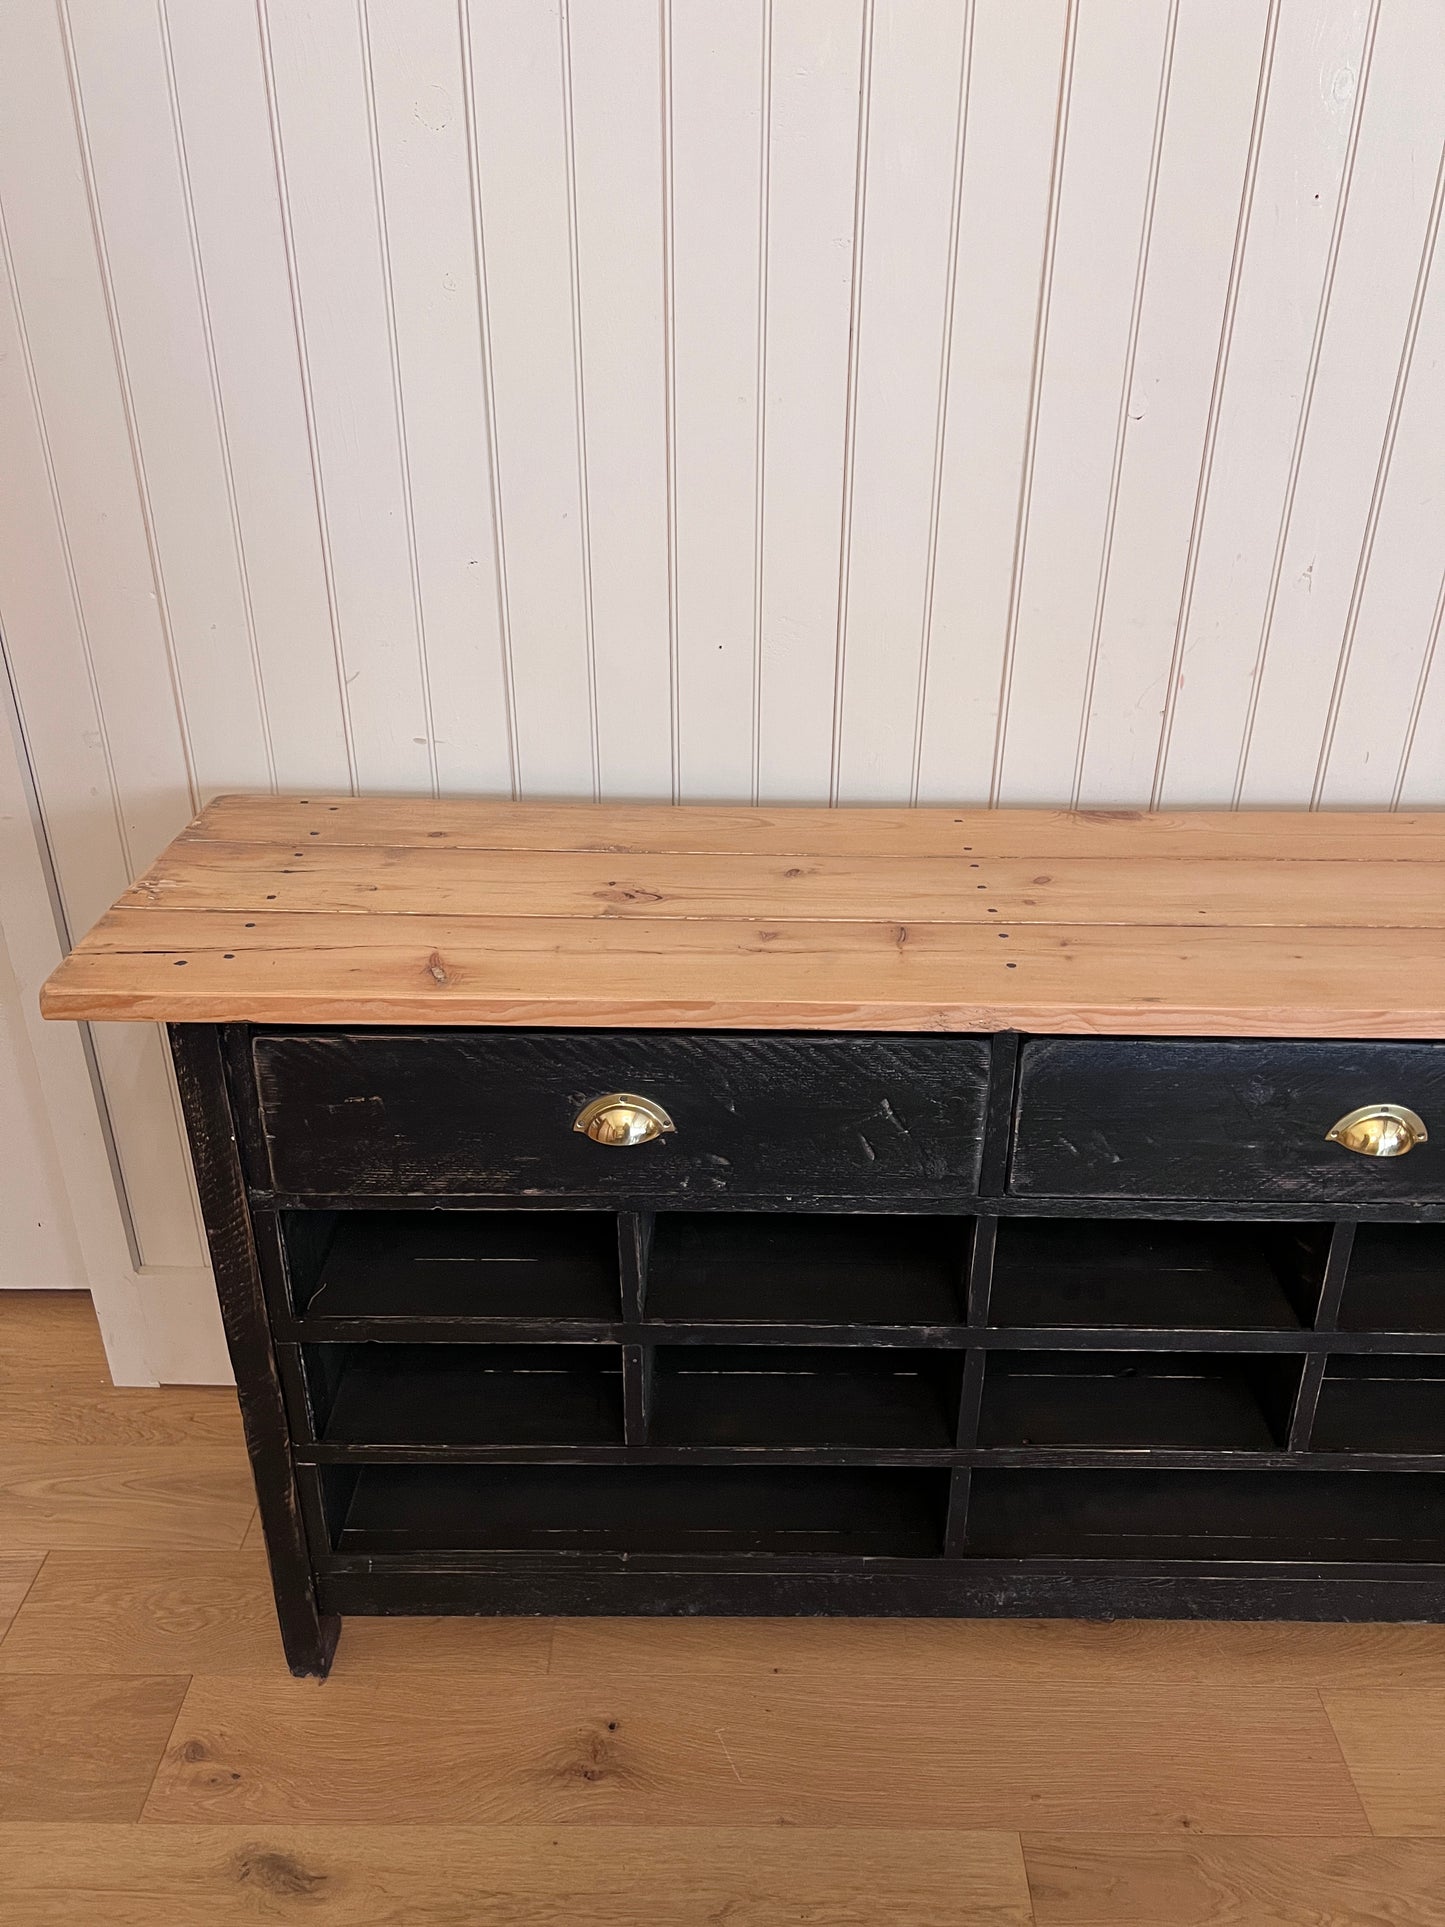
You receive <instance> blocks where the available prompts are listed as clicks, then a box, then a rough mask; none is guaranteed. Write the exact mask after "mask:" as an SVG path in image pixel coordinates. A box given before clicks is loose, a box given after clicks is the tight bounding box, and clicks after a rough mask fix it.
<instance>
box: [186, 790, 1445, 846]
mask: <svg viewBox="0 0 1445 1927" xmlns="http://www.w3.org/2000/svg"><path fill="white" fill-rule="evenodd" d="M300 836H306V837H310V838H313V839H315V840H317V841H320V842H324V843H360V844H366V845H371V844H381V845H384V846H399V845H403V844H411V845H414V846H416V847H419V848H426V847H427V846H433V847H438V848H442V849H448V848H450V849H482V850H548V849H551V850H607V851H611V852H613V853H616V854H627V853H633V854H644V853H647V852H657V853H662V852H665V851H697V852H701V853H715V854H725V853H727V852H730V851H732V852H744V853H752V854H756V855H775V856H792V855H824V854H829V853H831V854H840V855H848V854H854V855H862V854H865V853H871V854H873V855H877V856H959V855H973V856H994V857H1003V856H1023V857H1034V856H1121V855H1126V854H1128V855H1143V854H1145V853H1147V854H1149V855H1151V856H1231V855H1232V856H1315V857H1353V858H1359V859H1364V860H1371V861H1374V860H1379V859H1381V858H1383V857H1387V856H1394V857H1409V856H1411V855H1416V856H1427V857H1434V858H1435V859H1436V860H1439V859H1440V858H1441V857H1442V856H1445V810H1420V811H1416V812H1413V813H1409V812H1405V813H1397V814H1390V813H1388V812H1375V813H1372V812H1370V811H1356V812H1353V813H1351V812H1345V811H1322V812H1317V813H1315V814H1310V813H1307V812H1304V811H1298V810H1292V811H1271V810H1255V811H1239V812H1230V811H1228V810H1212V811H1204V810H1198V811H1189V810H1175V811H1168V812H1160V813H1157V814H1151V813H1149V812H1146V811H1144V810H986V809H966V810H957V809H955V810H950V809H918V810H905V809H887V808H877V809H849V810H828V809H809V808H805V807H798V808H785V807H781V808H769V809H758V810H753V809H744V808H740V807H721V806H719V807H707V806H703V805H697V804H694V805H690V806H689V807H687V808H668V807H666V806H663V805H660V804H653V803H646V804H631V805H629V804H621V803H608V804H603V805H601V806H598V807H592V806H589V805H586V804H578V803H553V804H546V803H542V804H538V803H499V802H494V801H488V800H484V799H481V798H474V797H447V798H445V799H444V800H440V801H437V800H433V799H431V798H424V797H414V796H328V795H325V794H324V793H320V792H318V793H317V794H316V795H312V796H305V795H298V796H277V797H266V796H218V797H215V798H214V799H213V800H212V801H211V802H210V803H209V804H208V805H207V807H206V808H205V809H204V810H203V811H202V812H201V814H200V815H199V816H197V817H196V818H195V819H194V820H193V821H192V822H191V823H190V824H189V826H188V827H187V828H186V830H185V831H184V832H183V833H182V840H183V841H185V842H223V843H254V842H256V841H258V840H261V841H265V840H268V839H269V840H273V841H285V840H287V839H290V838H296V837H300Z"/></svg>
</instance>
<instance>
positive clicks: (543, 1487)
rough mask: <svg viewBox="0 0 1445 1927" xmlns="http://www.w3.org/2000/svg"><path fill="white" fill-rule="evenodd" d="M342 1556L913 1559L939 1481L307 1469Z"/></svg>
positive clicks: (944, 1488)
mask: <svg viewBox="0 0 1445 1927" xmlns="http://www.w3.org/2000/svg"><path fill="white" fill-rule="evenodd" d="M319 1475H320V1479H321V1492H322V1499H323V1508H324V1511H325V1514H326V1519H327V1524H328V1528H329V1531H330V1534H331V1538H332V1543H333V1546H334V1548H335V1550H336V1551H337V1552H339V1553H342V1554H347V1553H364V1554H378V1555H385V1554H397V1555H418V1554H426V1553H430V1552H451V1553H457V1552H474V1553H510V1552H519V1553H529V1552H530V1553H536V1552H566V1553H585V1552H603V1553H616V1554H663V1555H666V1554H676V1555H683V1554H697V1553H704V1554H712V1555H724V1556H738V1557H752V1556H754V1555H758V1554H765V1555H773V1556H783V1557H790V1556H798V1555H801V1556H803V1557H819V1558H823V1559H829V1560H832V1559H840V1558H852V1557H869V1558H878V1557H895V1558H927V1557H931V1556H933V1555H935V1554H937V1553H939V1552H941V1550H942V1545H943V1526H944V1514H945V1510H946V1507H947V1502H948V1483H949V1475H948V1473H947V1472H946V1471H931V1470H930V1471H912V1470H898V1469H894V1468H884V1467H871V1466H870V1467H865V1468H862V1469H854V1468H844V1467H836V1466H827V1467H807V1468H801V1467H792V1466H783V1467H776V1466H757V1467H754V1466H748V1467H743V1468H738V1469H736V1470H734V1469H732V1468H728V1469H726V1470H720V1469H718V1468H712V1469H710V1470H709V1471H708V1472H707V1473H706V1474H704V1475H702V1476H699V1475H698V1474H697V1473H696V1472H693V1471H691V1470H689V1469H688V1468H686V1467H677V1466H656V1465H651V1466H649V1465H641V1466H639V1465H628V1466H577V1465H567V1466H555V1465H506V1466H485V1467H484V1466H474V1465H445V1466H442V1465H406V1466H402V1465H365V1466H359V1467H358V1466H323V1467H320V1468H319Z"/></svg>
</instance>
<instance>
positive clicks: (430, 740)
mask: <svg viewBox="0 0 1445 1927" xmlns="http://www.w3.org/2000/svg"><path fill="white" fill-rule="evenodd" d="M356 24H357V27H358V30H359V32H360V38H361V72H362V80H363V83H364V86H365V93H366V135H367V145H368V148H369V149H370V156H371V191H372V195H373V198H374V200H375V204H376V244H377V247H378V248H379V249H380V250H381V279H382V288H383V291H384V296H385V300H384V308H385V313H386V347H387V359H388V361H389V362H390V365H391V394H392V406H393V408H394V409H395V411H396V452H397V462H398V466H399V467H400V470H401V501H402V512H403V515H404V516H405V519H406V559H407V573H408V575H409V577H410V584H411V609H412V621H413V623H414V625H415V629H416V651H417V678H418V681H419V682H420V685H421V705H422V714H423V716H424V717H425V719H426V753H427V767H428V771H429V773H430V776H431V790H432V795H433V796H436V795H438V794H439V793H440V788H441V786H440V782H439V780H438V776H437V739H436V721H435V718H434V717H433V715H432V699H431V678H430V674H429V672H428V666H427V640H426V615H425V612H424V611H423V608H422V598H421V571H420V569H419V568H418V566H417V553H416V506H415V503H414V502H413V500H412V489H411V463H410V460H409V458H408V455H407V436H406V395H405V392H404V389H403V385H402V378H401V356H400V353H399V352H398V349H397V341H396V290H395V283H394V278H393V275H392V268H391V243H390V240H389V238H388V224H387V215H386V181H385V178H384V176H383V174H382V167H381V143H380V140H379V138H378V136H377V130H376V78H375V74H374V72H373V69H372V59H371V25H370V20H369V18H368V15H367V5H366V0H356Z"/></svg>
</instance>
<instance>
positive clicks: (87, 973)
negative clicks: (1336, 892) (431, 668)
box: [42, 911, 1445, 1037]
mask: <svg viewBox="0 0 1445 1927" xmlns="http://www.w3.org/2000/svg"><path fill="white" fill-rule="evenodd" d="M127 914H131V913H127ZM134 915H135V917H136V918H137V919H138V921H137V923H136V925H135V926H134V927H135V929H136V931H137V934H138V936H139V937H140V940H141V943H142V945H143V946H144V947H143V948H142V949H140V950H131V951H127V952H119V953H105V952H99V951H95V952H92V951H89V950H87V949H84V948H82V949H80V950H77V951H75V952H73V953H72V955H71V957H70V958H69V960H68V961H67V962H66V963H65V964H63V965H62V966H61V968H60V969H59V970H58V971H57V972H56V973H55V975H54V976H53V977H52V978H51V979H50V982H49V984H48V985H47V987H46V991H45V995H44V1001H43V1006H42V1007H43V1009H44V1012H45V1015H46V1016H48V1017H57V1018H58V1017H83V1018H110V1019H122V1020H124V1019H137V1018H157V1019H163V1020H164V1019H168V1020H174V1021H177V1022H225V1021H229V1020H234V1019H241V1018H244V1019H249V1020H251V1021H254V1022H280V1023H301V1022H309V1023H345V1022H363V1023H385V1022H400V1023H422V1024H476V1023H497V1024H512V1025H522V1024H544V1025H545V1024H566V1023H573V1024H592V1025H598V1026H618V1025H659V1026H666V1025H669V1024H674V1025H688V1024H692V1025H697V1026H702V1027H707V1028H715V1029H721V1028H734V1029H736V1028H749V1027H764V1028H766V1027H770V1026H772V1027H777V1026H783V1027H820V1028H829V1029H836V1030H929V1029H936V1030H959V1031H969V1030H994V1029H1015V1028H1016V1029H1023V1030H1035V1031H1065V1032H1069V1031H1085V1032H1088V1031H1098V1032H1111V1031H1113V1032H1122V1033H1125V1034H1130V1033H1132V1034H1136V1035H1140V1034H1148V1035H1169V1034H1171V1033H1176V1032H1178V1033H1183V1034H1185V1035H1191V1034H1193V1035H1206V1034H1207V1035H1214V1036H1271V1035H1274V1036H1291V1035H1293V1036H1320V1037H1351V1036H1353V1037H1428V1036H1431V1035H1437V1036H1438V1035H1441V1034H1445V955H1442V950H1441V945H1440V941H1439V938H1438V937H1437V936H1436V935H1435V934H1434V933H1432V932H1428V931H1421V932H1413V931H1393V932H1391V933H1390V934H1389V938H1388V943H1389V951H1390V957H1391V964H1392V969H1391V972H1390V975H1389V978H1388V981H1387V980H1386V979H1385V978H1382V975H1381V972H1380V968H1379V961H1378V956H1377V953H1376V949H1375V947H1374V945H1365V946H1362V945H1361V944H1360V942H1359V940H1358V938H1357V937H1356V936H1355V935H1354V934H1353V933H1352V932H1349V931H1331V930H1312V931H1309V932H1308V933H1303V932H1292V933H1290V934H1289V935H1288V936H1287V937H1280V936H1278V935H1276V934H1275V933H1273V932H1270V931H1266V930H1228V929H1226V930H1196V931H1190V932H1187V933H1186V932H1182V931H1173V930H1155V929H1147V928H1142V929H1137V930H1123V929H1107V928H1106V929H1086V928H1081V927H1078V926H1070V925H1058V924H1054V925H1035V926H1028V925H1019V926H1017V927H1015V928H1012V929H1010V930H1008V931H1007V932H1004V931H994V930H993V929H991V928H990V929H986V930H980V929H976V928H970V927H967V926H951V927H950V926H928V925H912V924H909V925H907V926H897V925H895V926H889V925H886V924H885V925H871V926H861V925H853V926H844V925H842V924H830V925H827V926H825V928H826V932H827V938H828V947H827V949H826V950H823V951H819V949H818V948H817V943H818V938H817V931H818V928H819V926H816V925H814V926H795V927H794V928H793V929H791V930H790V929H788V928H786V927H784V928H783V929H780V930H774V933H773V934H774V938H775V939H777V940H776V941H774V940H770V939H769V938H768V937H767V936H766V934H765V932H766V930H769V929H772V928H773V927H772V926H764V927H762V928H760V927H759V926H756V925H733V926H731V928H730V929H729V928H728V927H727V926H724V925H722V924H717V923H714V924H709V925H705V926H699V927H700V928H702V929H704V930H705V931H707V932H709V933H712V934H713V935H715V936H716V937H717V938H719V939H720V940H721V941H722V944H723V946H724V948H723V949H722V950H721V951H719V949H718V948H717V947H716V945H714V946H713V947H712V948H711V949H709V948H703V949H700V950H694V949H692V948H691V947H690V946H688V945H686V944H684V943H682V942H680V940H679V933H680V932H682V931H685V930H687V929H689V927H690V926H689V925H688V924H687V923H686V922H685V921H681V922H676V923H649V922H646V921H644V920H642V919H638V920H637V921H635V922H624V920H618V921H617V922H616V923H609V922H608V921H606V920H602V919H599V920H594V921H591V922H588V923H586V924H583V925H581V926H580V927H579V926H577V925H573V924H568V923H565V922H563V921H560V920H559V922H558V923H557V924H554V925H553V926H551V932H552V933H553V941H552V942H551V943H550V944H544V945H543V947H541V948H537V947H524V946H523V945H521V944H517V945H516V946H515V947H514V948H504V947H502V942H503V935H504V933H503V931H502V930H501V929H492V928H490V927H486V926H483V929H482V932H481V934H479V935H478V936H477V937H475V938H472V939H471V940H470V941H468V942H466V943H460V944H459V943H456V942H451V941H443V940H442V938H441V936H440V935H439V933H438V931H437V929H436V928H434V927H432V926H429V925H428V924H427V923H426V922H425V920H424V919H414V918H399V919H385V920H383V919H368V920H364V921H363V920H362V919H358V918H354V917H352V918H345V919H338V920H337V922H336V924H333V925H332V926H331V927H330V928H329V929H328V930H327V931H326V933H325V936H326V940H327V941H326V942H325V943H323V941H322V931H321V928H320V920H319V919H313V920H309V921H314V922H316V924H317V929H316V932H315V935H314V938H313V940H312V941H311V942H310V943H308V944H307V945H306V946H305V947H304V948H301V949H294V948H291V949H288V948H284V947H278V948H276V949H274V950H272V949H261V950H257V951H251V952H247V951H242V950H240V949H236V950H234V951H231V952H228V951H227V950H224V949H222V950H218V949H216V948H214V947H211V948H208V949H204V950H202V949H196V948H191V947H187V948H186V950H185V952H184V955H185V959H186V962H185V966H184V969H183V970H182V969H181V968H178V966H177V959H176V956H175V954H173V953H169V952H167V951H165V950H164V949H160V950H156V949H155V948H153V947H151V946H149V945H148V944H147V942H146V937H147V933H148V931H149V929H150V928H151V927H152V926H151V925H150V924H148V923H147V922H146V921H145V919H146V918H147V917H148V916H149V915H150V913H149V912H145V911H140V912H136V913H134ZM338 925H343V926H344V925H354V926H357V927H358V929H359V930H360V931H361V932H362V933H363V934H364V935H366V936H367V938H368V939H369V941H368V942H366V943H365V944H364V945H362V946H359V947H355V948H349V949H348V948H339V947H330V944H331V940H332V939H334V937H335V936H336V935H337V934H344V930H342V931H340V932H338ZM259 927H260V926H259V920H258V928H259ZM543 928H544V926H543V925H542V924H541V923H540V921H539V922H538V925H537V929H538V931H542V930H543ZM900 928H901V929H902V930H903V941H902V942H901V943H900V941H899V931H900ZM845 929H846V930H851V931H854V932H862V933H863V934H861V935H860V936H859V937H858V938H857V939H856V943H855V945H854V947H853V948H849V949H845V948H844V947H843V945H842V943H841V942H840V941H839V933H840V932H843V931H844V930H845ZM799 931H802V932H804V933H805V934H806V941H804V942H802V943H798V932H799ZM583 932H585V933H586V946H587V947H586V948H584V947H583V941H582V933H583ZM628 932H630V933H632V934H631V935H628V934H626V933H628ZM592 933H597V934H596V935H595V936H594V935H593V934H592ZM447 934H448V936H449V935H450V934H451V933H450V932H447ZM458 934H460V932H458ZM729 936H731V938H732V942H731V944H730V945H729V943H728V938H729ZM505 938H506V941H507V942H508V943H511V942H512V931H511V930H507V931H506V932H505ZM793 944H796V945H797V947H796V948H792V947H790V945H793ZM1145 986H1147V988H1145Z"/></svg>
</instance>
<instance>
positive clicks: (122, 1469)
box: [0, 1445, 255, 1552]
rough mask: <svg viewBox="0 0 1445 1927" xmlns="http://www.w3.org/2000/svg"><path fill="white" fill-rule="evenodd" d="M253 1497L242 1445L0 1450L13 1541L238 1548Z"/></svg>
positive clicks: (17, 1544) (18, 1544)
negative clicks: (179, 1447) (181, 1447)
mask: <svg viewBox="0 0 1445 1927" xmlns="http://www.w3.org/2000/svg"><path fill="white" fill-rule="evenodd" d="M254 1505H255V1496H254V1494H253V1493H252V1490H251V1478H250V1473H249V1472H248V1470H247V1466H246V1460H245V1457H244V1455H243V1454H242V1453H240V1452H238V1451H236V1450H234V1449H229V1448H225V1447H221V1446H211V1445H207V1446H201V1445H193V1446H189V1447H187V1448H186V1449H185V1450H184V1451H179V1450H177V1449H176V1448H175V1447H173V1446H140V1445H132V1446H126V1447H124V1448H121V1447H116V1446H109V1445H107V1446H95V1447H91V1448H86V1447H84V1446H70V1447H59V1446H55V1445H7V1446H6V1447H5V1451H4V1455H3V1458H0V1544H4V1546H5V1547H6V1549H7V1551H13V1552H48V1551H50V1550H51V1549H52V1548H60V1547H73V1548H96V1549H98V1548H101V1547H117V1546H155V1547H167V1546H169V1547H173V1548H192V1547H194V1548H197V1549H215V1548H223V1549H229V1550H234V1549H235V1548H236V1547H237V1546H239V1545H240V1543H241V1538H242V1535H243V1534H244V1532H245V1530H246V1527H247V1524H248V1523H249V1521H250V1517H251V1510H252V1507H253V1506H254Z"/></svg>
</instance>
